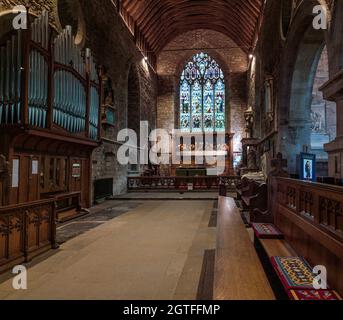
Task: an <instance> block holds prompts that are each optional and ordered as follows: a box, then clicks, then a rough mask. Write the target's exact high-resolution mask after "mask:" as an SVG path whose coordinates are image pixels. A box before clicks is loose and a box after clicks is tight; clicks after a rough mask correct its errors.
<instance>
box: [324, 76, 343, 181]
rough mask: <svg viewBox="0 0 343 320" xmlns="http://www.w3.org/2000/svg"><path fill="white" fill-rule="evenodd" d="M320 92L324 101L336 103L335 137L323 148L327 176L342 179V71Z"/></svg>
mask: <svg viewBox="0 0 343 320" xmlns="http://www.w3.org/2000/svg"><path fill="white" fill-rule="evenodd" d="M320 90H321V91H322V92H323V95H324V99H326V100H329V101H334V102H336V117H337V136H336V139H335V140H333V141H332V142H330V143H327V144H326V145H325V146H324V149H325V151H326V152H327V153H328V154H329V176H330V177H335V178H337V179H343V70H342V71H340V72H338V73H337V74H336V75H335V76H334V77H333V78H332V79H331V80H329V81H328V82H327V83H325V84H324V85H323V86H322V87H321V88H320Z"/></svg>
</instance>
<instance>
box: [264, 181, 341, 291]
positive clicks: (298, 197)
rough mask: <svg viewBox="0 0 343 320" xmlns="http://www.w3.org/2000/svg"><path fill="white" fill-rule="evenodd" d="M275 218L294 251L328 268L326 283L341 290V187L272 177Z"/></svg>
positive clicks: (272, 206)
mask: <svg viewBox="0 0 343 320" xmlns="http://www.w3.org/2000/svg"><path fill="white" fill-rule="evenodd" d="M271 180H272V181H270V185H269V187H270V188H272V193H271V194H272V199H271V208H272V211H273V214H274V222H275V224H276V225H277V227H279V229H281V231H282V232H283V233H284V234H285V237H286V240H287V241H288V242H289V243H290V244H291V245H292V247H293V248H294V249H295V251H296V252H297V253H298V254H299V255H302V256H304V257H305V258H306V259H307V260H308V261H309V262H310V263H311V264H312V265H314V266H316V265H323V266H325V267H326V268H327V272H328V279H329V283H331V285H332V286H334V287H335V288H337V290H339V292H340V293H341V294H342V293H343V276H342V270H343V187H338V186H331V185H325V184H320V183H310V182H305V181H299V180H294V179H288V178H272V179H271Z"/></svg>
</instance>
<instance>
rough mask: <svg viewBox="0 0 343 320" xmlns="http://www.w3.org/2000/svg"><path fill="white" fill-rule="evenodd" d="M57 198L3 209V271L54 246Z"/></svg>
mask: <svg viewBox="0 0 343 320" xmlns="http://www.w3.org/2000/svg"><path fill="white" fill-rule="evenodd" d="M55 235H56V224H55V201H54V200H43V201H38V202H32V203H29V204H22V205H16V206H10V207H1V208H0V272H1V271H3V270H6V269H7V268H10V267H11V266H12V264H18V263H21V262H27V261H28V260H29V259H31V257H34V256H35V255H37V254H38V253H40V252H41V251H42V250H47V249H49V247H50V248H51V247H52V248H55V247H56V244H55Z"/></svg>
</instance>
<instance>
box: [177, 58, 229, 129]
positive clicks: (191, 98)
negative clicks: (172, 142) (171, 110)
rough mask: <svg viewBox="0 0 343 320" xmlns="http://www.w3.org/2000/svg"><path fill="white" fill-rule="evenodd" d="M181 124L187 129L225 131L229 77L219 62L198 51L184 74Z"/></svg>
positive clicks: (181, 88)
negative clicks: (227, 81)
mask: <svg viewBox="0 0 343 320" xmlns="http://www.w3.org/2000/svg"><path fill="white" fill-rule="evenodd" d="M180 128H181V130H182V131H185V132H208V131H225V79H224V73H223V71H222V70H221V68H220V67H219V65H218V63H217V62H216V61H215V60H213V59H212V58H211V57H210V56H209V55H207V54H206V53H198V54H196V55H195V56H194V57H193V58H192V59H191V61H189V62H188V63H187V64H186V66H185V68H184V70H183V71H182V74H181V80H180Z"/></svg>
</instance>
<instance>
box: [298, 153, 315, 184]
mask: <svg viewBox="0 0 343 320" xmlns="http://www.w3.org/2000/svg"><path fill="white" fill-rule="evenodd" d="M300 179H301V180H307V181H314V182H315V181H316V180H317V177H316V155H315V154H310V153H301V154H300Z"/></svg>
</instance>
